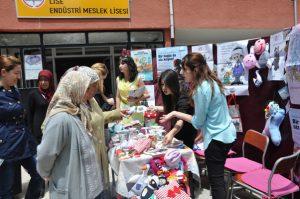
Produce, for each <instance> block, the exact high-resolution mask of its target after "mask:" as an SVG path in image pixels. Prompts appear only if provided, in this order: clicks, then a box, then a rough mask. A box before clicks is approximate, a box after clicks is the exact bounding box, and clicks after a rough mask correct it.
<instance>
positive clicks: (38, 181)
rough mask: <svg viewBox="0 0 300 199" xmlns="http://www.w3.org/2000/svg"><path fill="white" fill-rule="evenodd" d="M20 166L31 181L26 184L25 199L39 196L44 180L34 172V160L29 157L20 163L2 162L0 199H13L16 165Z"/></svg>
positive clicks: (0, 167) (0, 169) (34, 198)
mask: <svg viewBox="0 0 300 199" xmlns="http://www.w3.org/2000/svg"><path fill="white" fill-rule="evenodd" d="M18 163H19V164H21V165H22V166H23V167H24V169H26V171H27V172H28V174H29V175H30V177H31V179H30V182H29V184H28V188H27V192H26V195H25V199H36V198H39V197H40V195H41V190H42V186H43V183H44V180H43V179H42V178H41V177H40V175H39V174H38V173H37V171H36V159H35V157H33V156H32V157H30V158H27V159H24V160H20V161H4V162H3V164H2V165H1V166H0V199H12V198H13V185H14V175H15V166H16V164H18Z"/></svg>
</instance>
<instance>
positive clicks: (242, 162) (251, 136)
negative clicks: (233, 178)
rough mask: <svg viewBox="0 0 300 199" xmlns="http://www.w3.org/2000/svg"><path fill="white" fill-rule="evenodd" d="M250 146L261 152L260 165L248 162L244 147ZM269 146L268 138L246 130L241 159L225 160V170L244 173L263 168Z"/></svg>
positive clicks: (251, 161)
mask: <svg viewBox="0 0 300 199" xmlns="http://www.w3.org/2000/svg"><path fill="white" fill-rule="evenodd" d="M246 144H248V145H252V146H253V147H255V148H257V149H258V150H260V151H262V157H261V162H262V164H261V163H258V162H256V161H253V160H250V159H249V158H247V157H246V156H247V154H245V145H246ZM268 145H269V138H268V137H267V136H265V135H263V134H261V133H259V132H257V131H254V130H248V131H247V132H246V134H245V138H244V141H243V146H242V152H243V157H237V158H227V160H226V163H225V168H226V169H227V170H229V171H232V172H235V173H245V172H249V171H252V170H256V169H260V168H263V167H264V165H265V155H266V151H267V148H268Z"/></svg>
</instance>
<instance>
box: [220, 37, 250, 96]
mask: <svg viewBox="0 0 300 199" xmlns="http://www.w3.org/2000/svg"><path fill="white" fill-rule="evenodd" d="M247 44H248V40H241V41H234V42H227V43H220V44H217V54H218V59H217V72H218V77H219V78H220V80H221V81H222V83H223V84H224V85H225V94H226V95H229V94H231V93H235V95H249V91H248V71H247V70H244V64H243V58H244V56H245V55H247V54H248V51H247Z"/></svg>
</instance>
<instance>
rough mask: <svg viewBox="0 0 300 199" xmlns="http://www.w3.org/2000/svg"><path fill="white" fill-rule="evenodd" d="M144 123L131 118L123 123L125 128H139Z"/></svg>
mask: <svg viewBox="0 0 300 199" xmlns="http://www.w3.org/2000/svg"><path fill="white" fill-rule="evenodd" d="M141 126H142V124H141V122H140V121H139V120H131V121H130V122H128V123H126V124H124V125H123V128H125V129H127V128H139V127H141Z"/></svg>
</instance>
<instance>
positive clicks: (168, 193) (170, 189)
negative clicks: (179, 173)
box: [154, 181, 191, 199]
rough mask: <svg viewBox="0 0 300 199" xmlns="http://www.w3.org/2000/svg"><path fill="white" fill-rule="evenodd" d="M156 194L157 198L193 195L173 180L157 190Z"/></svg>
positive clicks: (179, 198)
mask: <svg viewBox="0 0 300 199" xmlns="http://www.w3.org/2000/svg"><path fill="white" fill-rule="evenodd" d="M154 194H155V196H156V198H157V199H172V198H173V199H190V198H191V197H190V196H189V195H188V194H187V193H186V192H184V191H183V190H182V189H180V186H179V184H178V183H177V182H176V181H171V182H170V183H169V184H168V185H166V186H164V187H161V188H159V190H155V191H154Z"/></svg>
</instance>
